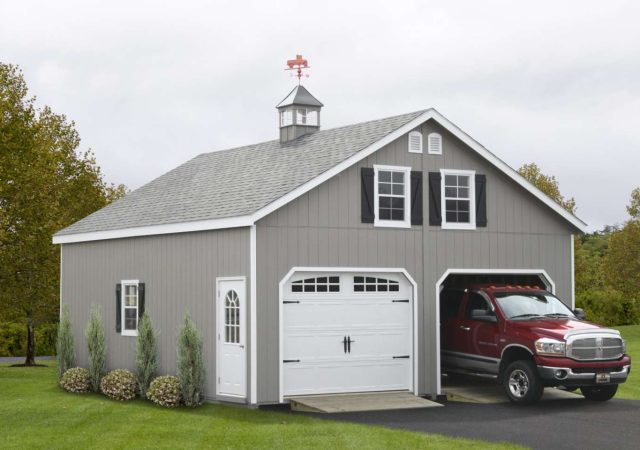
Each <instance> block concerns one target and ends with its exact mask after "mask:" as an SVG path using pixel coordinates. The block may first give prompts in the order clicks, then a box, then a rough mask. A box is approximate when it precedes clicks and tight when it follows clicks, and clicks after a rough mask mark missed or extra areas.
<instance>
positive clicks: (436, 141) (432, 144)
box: [427, 133, 442, 155]
mask: <svg viewBox="0 0 640 450" xmlns="http://www.w3.org/2000/svg"><path fill="white" fill-rule="evenodd" d="M427 152H428V153H429V154H430V155H442V136H440V134H438V133H429V135H428V136H427Z"/></svg>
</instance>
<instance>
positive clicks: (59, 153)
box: [0, 63, 125, 365]
mask: <svg viewBox="0 0 640 450" xmlns="http://www.w3.org/2000/svg"><path fill="white" fill-rule="evenodd" d="M79 145H80V138H79V136H78V133H77V131H76V130H75V124H74V123H73V122H69V121H67V119H66V117H65V116H64V115H60V114H55V113H54V112H53V111H52V110H51V109H50V108H49V107H46V106H45V107H43V108H41V109H38V108H36V106H35V98H34V97H29V96H28V90H27V85H26V82H25V80H24V78H23V75H22V73H21V72H20V70H19V69H18V68H17V67H16V66H12V65H8V64H3V63H0V308H1V309H2V311H3V314H4V315H5V319H8V318H11V319H12V320H21V321H22V320H24V321H25V324H26V331H27V352H26V353H27V354H26V359H25V365H35V360H34V356H35V338H34V326H35V324H36V323H38V322H39V323H48V322H53V321H55V320H57V317H58V314H59V311H58V304H59V299H58V296H59V290H58V286H59V268H60V255H59V253H60V252H59V249H58V248H57V247H56V246H54V245H53V244H52V243H51V237H52V235H53V234H54V233H55V232H57V231H59V230H60V229H62V228H64V227H66V226H68V225H70V224H71V223H73V222H76V221H77V220H79V219H81V218H83V217H85V216H87V215H89V214H90V213H92V212H94V211H96V210H97V209H100V208H102V207H104V206H105V205H107V204H108V203H109V202H111V201H113V200H115V199H117V198H119V197H121V196H122V195H123V194H124V193H125V188H124V186H122V185H120V186H113V185H107V184H106V183H105V181H104V179H103V176H102V174H101V172H100V168H99V167H98V166H97V164H96V161H95V158H94V156H93V154H92V153H91V152H90V151H86V152H84V153H80V152H78V147H79Z"/></svg>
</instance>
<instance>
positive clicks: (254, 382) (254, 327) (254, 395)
mask: <svg viewBox="0 0 640 450" xmlns="http://www.w3.org/2000/svg"><path fill="white" fill-rule="evenodd" d="M256 232H257V230H256V226H255V225H251V227H250V228H249V272H250V273H249V279H250V284H251V293H250V302H251V303H250V309H251V311H250V316H251V324H250V329H249V343H250V347H249V350H250V355H249V357H250V365H249V366H250V367H251V371H250V380H251V381H250V387H251V389H250V396H249V402H250V403H251V404H252V405H255V404H256V403H258V391H257V389H258V366H257V364H258V356H257V355H258V349H257V346H258V317H257V314H258V309H257V306H256V305H257V299H256V295H257V292H258V287H257V285H256V279H257V274H258V269H257V264H258V262H257V259H256V256H257V251H256V244H257V239H256Z"/></svg>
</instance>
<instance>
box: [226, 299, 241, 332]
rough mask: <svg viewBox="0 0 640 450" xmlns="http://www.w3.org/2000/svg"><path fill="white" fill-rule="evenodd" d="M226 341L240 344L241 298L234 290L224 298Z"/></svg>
mask: <svg viewBox="0 0 640 450" xmlns="http://www.w3.org/2000/svg"><path fill="white" fill-rule="evenodd" d="M224 341H225V342H226V343H228V344H239V343H240V297H238V293H237V292H236V291H234V290H233V289H231V290H230V291H229V292H227V295H225V297H224Z"/></svg>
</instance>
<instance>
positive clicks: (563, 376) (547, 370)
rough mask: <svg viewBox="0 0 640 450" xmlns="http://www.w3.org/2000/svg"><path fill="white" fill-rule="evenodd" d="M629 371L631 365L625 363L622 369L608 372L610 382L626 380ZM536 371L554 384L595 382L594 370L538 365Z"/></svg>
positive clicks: (546, 380)
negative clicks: (576, 371)
mask: <svg viewBox="0 0 640 450" xmlns="http://www.w3.org/2000/svg"><path fill="white" fill-rule="evenodd" d="M630 371H631V365H626V366H623V367H622V370H619V371H612V372H608V373H609V375H610V377H611V378H610V380H611V384H614V383H615V384H617V383H624V382H625V381H627V377H628V376H629V372H630ZM538 373H539V374H540V377H541V378H542V379H543V380H544V381H545V382H553V384H556V385H566V384H571V385H580V384H585V383H586V384H594V385H595V384H596V372H581V373H575V372H573V371H572V370H571V368H569V367H550V366H538Z"/></svg>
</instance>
